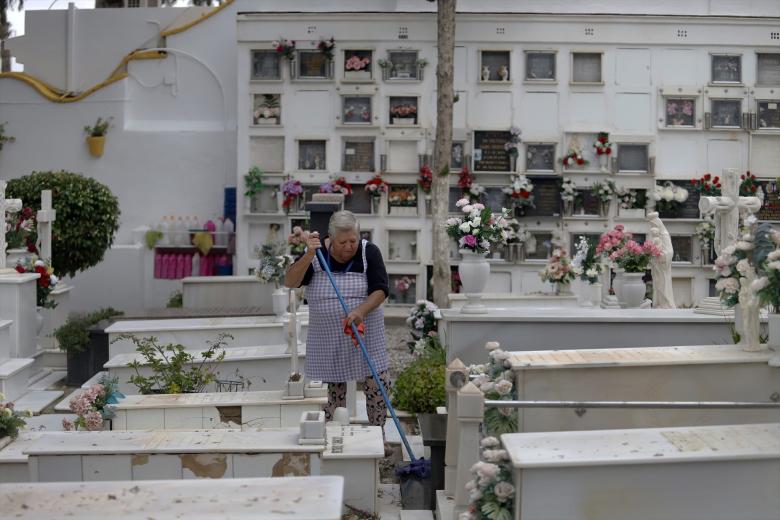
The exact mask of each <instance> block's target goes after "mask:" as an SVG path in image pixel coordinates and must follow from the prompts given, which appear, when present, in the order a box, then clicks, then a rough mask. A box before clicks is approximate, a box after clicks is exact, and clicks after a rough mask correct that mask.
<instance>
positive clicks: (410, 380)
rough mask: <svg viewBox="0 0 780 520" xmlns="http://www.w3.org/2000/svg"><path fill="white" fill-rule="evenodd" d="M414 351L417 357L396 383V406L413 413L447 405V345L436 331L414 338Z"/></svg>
mask: <svg viewBox="0 0 780 520" xmlns="http://www.w3.org/2000/svg"><path fill="white" fill-rule="evenodd" d="M411 350H412V354H413V355H414V358H415V359H414V360H413V361H412V362H411V363H410V364H409V365H408V366H407V367H406V368H405V369H404V370H403V371H401V373H400V374H399V375H398V379H397V381H396V382H395V384H394V385H393V389H392V392H391V398H392V402H393V406H394V407H396V408H397V409H399V410H403V411H405V412H408V413H410V414H419V413H435V412H436V408H437V407H439V406H443V405H444V395H445V394H444V373H445V354H444V347H442V346H441V342H440V341H439V338H438V337H437V336H436V335H435V333H434V335H428V334H425V335H424V336H422V337H421V338H420V339H418V340H417V341H415V343H414V344H413V345H412V347H411Z"/></svg>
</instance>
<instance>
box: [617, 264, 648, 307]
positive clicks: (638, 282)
mask: <svg viewBox="0 0 780 520" xmlns="http://www.w3.org/2000/svg"><path fill="white" fill-rule="evenodd" d="M644 275H645V273H623V274H622V277H623V283H622V284H620V292H618V293H617V296H618V299H619V300H620V301H621V302H623V303H625V306H626V308H627V309H635V308H637V307H639V306H640V305H642V302H643V301H645V292H646V291H647V287H646V286H645V282H644V281H643V280H642V277H643V276H644ZM616 292H617V291H616Z"/></svg>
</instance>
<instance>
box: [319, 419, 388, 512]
mask: <svg viewBox="0 0 780 520" xmlns="http://www.w3.org/2000/svg"><path fill="white" fill-rule="evenodd" d="M326 435H327V439H328V442H327V445H326V448H325V451H324V452H323V454H322V474H323V475H343V476H344V502H345V503H346V504H349V505H350V506H352V507H356V508H358V509H362V510H364V511H378V509H379V502H378V498H377V496H378V493H379V487H378V486H379V461H380V460H381V459H382V458H383V457H384V443H383V442H382V429H381V428H380V427H378V426H363V425H349V426H342V425H339V424H330V425H328V426H327V427H326Z"/></svg>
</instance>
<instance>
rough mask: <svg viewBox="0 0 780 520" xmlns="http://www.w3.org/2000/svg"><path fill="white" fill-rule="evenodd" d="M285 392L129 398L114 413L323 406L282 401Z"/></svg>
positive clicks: (321, 400) (309, 400) (308, 400)
mask: <svg viewBox="0 0 780 520" xmlns="http://www.w3.org/2000/svg"><path fill="white" fill-rule="evenodd" d="M283 394H284V391H282V390H265V391H252V392H204V393H198V394H161V395H128V396H126V397H125V398H124V399H122V400H121V401H119V403H118V404H117V405H115V406H114V409H115V410H136V409H155V408H172V407H176V408H189V407H198V408H200V407H205V406H258V405H301V404H315V405H316V404H325V403H326V402H327V400H328V399H327V397H308V398H304V399H295V400H290V399H282V395H283Z"/></svg>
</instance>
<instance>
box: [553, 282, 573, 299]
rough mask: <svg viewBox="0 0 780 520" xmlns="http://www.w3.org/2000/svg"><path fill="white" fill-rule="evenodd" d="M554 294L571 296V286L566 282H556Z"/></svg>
mask: <svg viewBox="0 0 780 520" xmlns="http://www.w3.org/2000/svg"><path fill="white" fill-rule="evenodd" d="M553 292H554V293H555V296H570V295H571V294H572V292H571V284H569V283H565V282H555V283H554V284H553Z"/></svg>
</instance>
